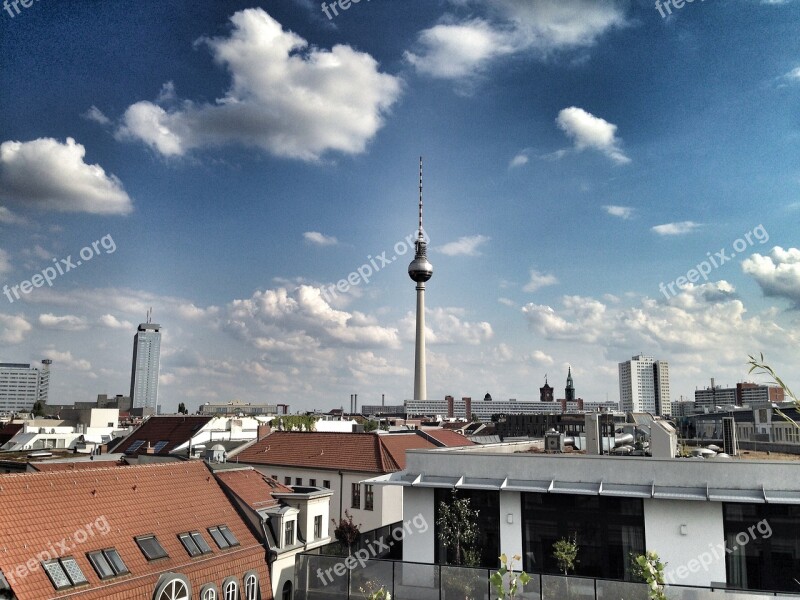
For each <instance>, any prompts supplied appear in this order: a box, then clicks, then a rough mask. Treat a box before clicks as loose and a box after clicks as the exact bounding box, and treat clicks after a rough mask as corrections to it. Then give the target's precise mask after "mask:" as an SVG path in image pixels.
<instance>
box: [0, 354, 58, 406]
mask: <svg viewBox="0 0 800 600" xmlns="http://www.w3.org/2000/svg"><path fill="white" fill-rule="evenodd" d="M51 364H53V361H52V360H48V359H45V360H43V361H42V367H41V368H40V369H39V368H36V367H35V366H33V365H31V364H24V363H0V414H2V413H13V412H31V410H32V409H33V405H34V404H35V403H36V402H37V401H41V402H42V404H46V403H47V399H48V394H49V391H50V365H51Z"/></svg>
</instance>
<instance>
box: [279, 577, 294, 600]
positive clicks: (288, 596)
mask: <svg viewBox="0 0 800 600" xmlns="http://www.w3.org/2000/svg"><path fill="white" fill-rule="evenodd" d="M281 600H292V582H291V581H287V582H286V583H284V584H283V592H282V595H281Z"/></svg>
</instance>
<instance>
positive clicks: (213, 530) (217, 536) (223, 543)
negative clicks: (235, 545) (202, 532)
mask: <svg viewBox="0 0 800 600" xmlns="http://www.w3.org/2000/svg"><path fill="white" fill-rule="evenodd" d="M208 533H210V534H211V537H212V538H214V541H215V542H216V543H217V546H219V547H220V548H227V547H228V546H230V544H229V543H228V540H226V539H225V537H224V536H223V535H222V534H221V533H220V532H219V528H218V527H209V528H208Z"/></svg>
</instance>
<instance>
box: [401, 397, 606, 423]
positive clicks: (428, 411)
mask: <svg viewBox="0 0 800 600" xmlns="http://www.w3.org/2000/svg"><path fill="white" fill-rule="evenodd" d="M405 409H406V413H407V414H408V415H409V416H412V415H415V416H435V415H441V416H443V417H447V418H461V419H470V418H471V416H472V415H473V414H474V415H475V416H476V417H478V419H480V420H481V421H489V420H490V419H491V418H492V415H498V414H502V415H512V414H520V415H543V414H555V413H581V412H605V411H616V410H619V405H618V404H617V403H616V402H587V401H584V400H582V399H581V398H578V399H577V400H574V401H568V400H566V399H563V400H558V401H554V402H536V401H533V402H531V401H523V402H518V401H517V400H514V399H511V400H484V401H482V402H473V401H472V398H468V397H466V398H461V400H456V399H455V398H453V397H452V396H446V397H445V399H444V400H406V401H405Z"/></svg>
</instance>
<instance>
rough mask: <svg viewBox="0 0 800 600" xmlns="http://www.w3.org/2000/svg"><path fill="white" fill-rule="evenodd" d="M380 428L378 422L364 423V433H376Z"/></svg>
mask: <svg viewBox="0 0 800 600" xmlns="http://www.w3.org/2000/svg"><path fill="white" fill-rule="evenodd" d="M377 428H378V422H377V421H373V420H372V419H370V420H369V421H365V422H364V432H365V433H369V432H370V431H375V430H376V429H377Z"/></svg>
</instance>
